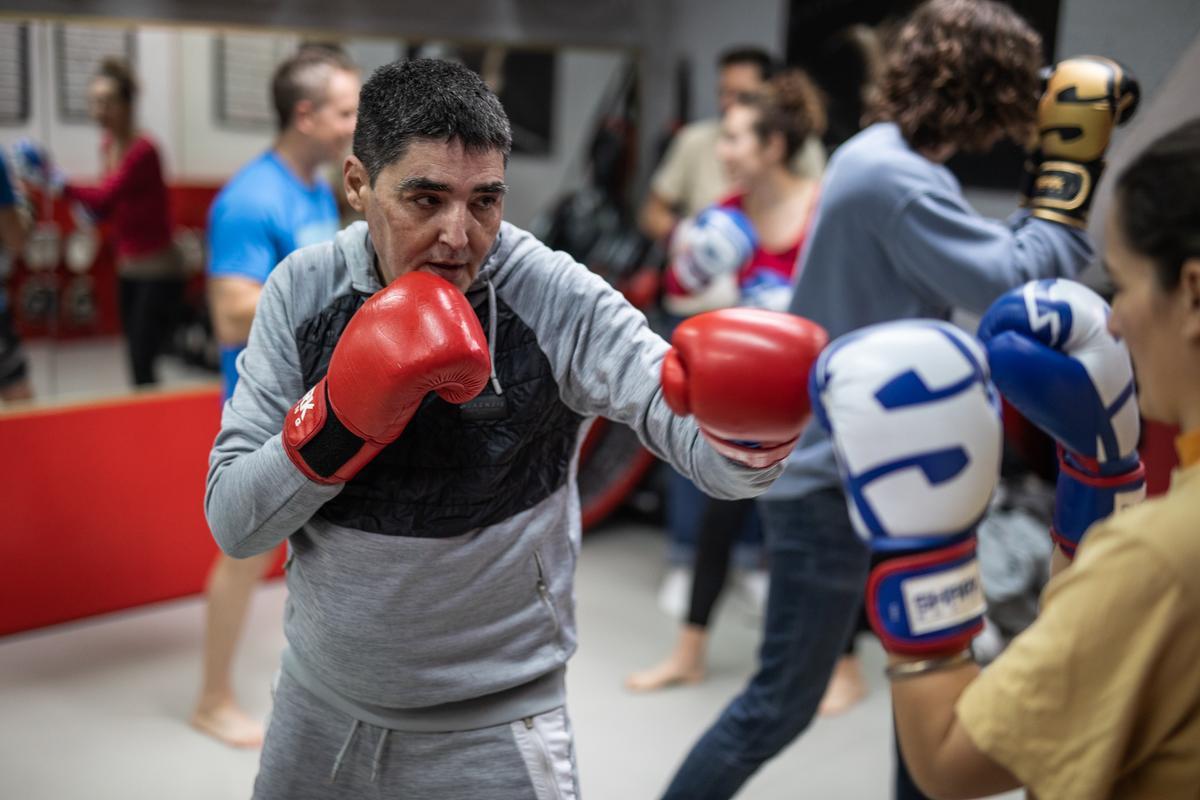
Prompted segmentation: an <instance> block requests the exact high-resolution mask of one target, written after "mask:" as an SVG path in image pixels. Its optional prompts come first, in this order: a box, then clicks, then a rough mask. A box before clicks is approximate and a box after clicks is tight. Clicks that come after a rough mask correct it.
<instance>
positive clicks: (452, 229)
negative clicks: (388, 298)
mask: <svg viewBox="0 0 1200 800" xmlns="http://www.w3.org/2000/svg"><path fill="white" fill-rule="evenodd" d="M345 179H346V195H347V197H348V199H349V201H350V205H351V206H353V207H354V209H355V210H357V211H360V212H362V214H363V216H365V217H366V219H367V226H368V228H369V230H370V233H371V242H372V244H374V245H375V256H376V259H377V262H378V264H379V272H380V275H381V277H382V278H383V281H384V283H391V282H392V281H393V280H395V279H396V278H397V277H399V276H400V275H404V274H405V273H408V272H414V271H418V270H419V271H424V272H430V273H432V274H434V275H437V276H439V277H442V278H445V279H446V280H448V281H450V282H451V283H453V284H454V285H455V286H457V287H458V288H459V290H460V291H463V292H465V291H466V290H467V288H468V287H469V286H470V285H471V282H472V281H474V280H475V276H476V275H478V274H479V269H480V267H482V266H483V260H484V259H485V258H486V257H487V254H488V252H489V251H490V250H491V248H492V243H493V242H494V241H495V240H496V234H497V233H498V232H499V230H500V219H501V217H502V216H503V214H504V193H505V191H506V190H507V187H506V186H505V185H504V155H503V154H502V153H501V152H500V151H499V150H485V151H483V152H475V151H468V150H465V149H464V148H463V146H462V143H461V142H459V141H457V140H453V141H450V142H443V141H437V140H431V139H418V140H416V141H414V142H412V143H411V144H410V145H409V146H408V150H407V151H406V152H405V154H404V157H403V158H401V159H400V160H399V161H395V162H393V163H391V164H389V165H388V166H386V167H384V169H383V170H382V171H381V172H380V173H379V176H378V177H377V178H376V179H375V186H374V187H372V186H371V185H370V183H369V182H368V181H367V171H366V168H365V167H364V166H363V165H362V162H360V161H359V160H358V159H357V158H355V157H354V156H350V157H349V158H347V159H346V166H345Z"/></svg>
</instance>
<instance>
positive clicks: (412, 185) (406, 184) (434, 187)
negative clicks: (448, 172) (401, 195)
mask: <svg viewBox="0 0 1200 800" xmlns="http://www.w3.org/2000/svg"><path fill="white" fill-rule="evenodd" d="M396 191H397V192H449V191H450V186H449V185H448V184H445V183H438V182H437V181H433V180H430V179H429V178H405V179H404V180H402V181H400V182H399V183H398V184H396Z"/></svg>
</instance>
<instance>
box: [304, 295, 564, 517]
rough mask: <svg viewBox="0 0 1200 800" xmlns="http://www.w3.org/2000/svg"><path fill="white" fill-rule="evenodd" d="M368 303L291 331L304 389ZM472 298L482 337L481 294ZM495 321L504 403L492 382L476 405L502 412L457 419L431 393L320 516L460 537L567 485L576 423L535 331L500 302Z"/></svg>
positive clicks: (350, 298)
mask: <svg viewBox="0 0 1200 800" xmlns="http://www.w3.org/2000/svg"><path fill="white" fill-rule="evenodd" d="M366 299H367V295H363V294H359V293H357V292H351V293H349V294H345V295H342V296H340V297H337V298H334V300H333V301H331V302H330V303H329V305H327V306H326V307H325V308H324V309H323V310H322V311H320V312H319V313H318V314H317V315H316V316H314V317H312V318H311V319H308V320H305V321H304V322H303V323H301V324H300V325H299V327H297V329H296V346H297V348H298V349H299V352H300V368H301V370H302V371H303V376H304V385H305V386H312V385H313V384H315V383H316V382H317V381H319V380H320V379H321V378H322V377H324V375H325V372H326V370H328V369H329V359H330V356H331V355H332V354H333V347H334V345H335V344H336V343H337V340H338V339H339V338H340V337H341V335H342V331H343V330H345V328H346V325H347V323H349V321H350V317H351V316H353V314H354V312H355V311H357V310H358V308H359V306H361V305H362V304H363V303H364V302H365V301H366ZM474 300H475V302H474V307H475V314H476V315H477V316H478V317H479V320H480V323H481V324H482V325H483V329H484V330H485V331H487V330H488V319H487V315H488V301H487V295H486V293H482V292H481V293H478V294H477V295H476V297H475V298H474ZM496 321H497V325H496V341H495V343H494V349H495V361H494V363H495V368H496V374H497V377H498V378H499V381H500V388H501V389H502V390H503V398H502V400H500V399H498V398H497V397H496V393H495V389H494V388H493V386H492V384H491V383H490V382H489V384H488V386H487V388H486V389H484V391H483V394H482V395H480V397H479V398H478V399H477V400H476V401H474V403H475V404H476V405H478V404H485V405H488V406H494V405H497V404H499V405H502V406H504V407H505V410H504V411H503V412H502V413H499V414H491V415H476V414H470V413H464V412H463V411H462V410H461V409H460V408H459V407H458V406H455V405H452V404H450V403H447V402H446V401H444V400H442V399H441V398H440V397H438V396H437V395H436V394H433V393H430V394H429V395H427V396H426V397H425V400H424V401H423V402H422V403H421V407H420V409H419V410H418V411H417V413H416V415H415V416H414V417H413V419H412V420H411V421H410V422H409V423H408V427H406V428H405V429H404V433H403V434H401V436H400V438H399V439H397V440H396V441H395V442H393V443H392V444H390V445H389V446H387V447H386V448H384V450H383V451H382V452H381V453H379V455H377V456H376V457H375V459H374V460H373V461H372V462H371V463H370V464H368V465H367V466H366V467H365V468H364V469H363V470H362V471H361V472H359V473H358V475H356V476H355V477H354V479H353V480H351V481H350V482H349V483H347V484H346V486H345V488H344V489H343V490H342V492H341V494H339V495H338V496H337V497H336V498H334V499H333V500H331V501H330V502H328V503H326V504H325V505H324V506H323V507H322V508H321V510H320V511H318V512H317V513H318V515H319V516H320V517H322V518H324V519H326V520H328V521H329V522H332V523H334V524H337V525H341V526H344V527H347V528H355V529H358V530H362V531H367V532H370V533H379V534H385V535H389V536H416V537H434V538H437V537H450V536H458V535H460V534H463V533H465V532H467V531H469V530H472V529H474V528H481V527H486V526H488V525H494V524H496V523H498V522H501V521H502V520H505V519H508V518H509V517H511V516H513V515H514V514H517V513H519V512H521V511H524V510H525V509H527V508H530V507H532V506H534V505H536V504H537V503H539V502H541V501H542V500H544V499H545V498H547V497H549V496H550V495H551V494H552V493H554V492H555V491H557V490H558V489H559V488H561V487H562V486H563V484H565V483H566V480H567V469H568V466H569V464H570V460H571V456H572V455H573V449H574V447H575V441H576V436H577V434H578V432H579V426H580V424H581V423H582V421H583V417H581V416H580V415H579V414H576V413H575V412H573V411H571V409H569V408H567V406H566V405H564V404H563V402H562V400H561V399H559V392H558V385H557V384H556V383H555V381H554V376H553V374H552V372H551V370H550V362H549V361H548V360H547V359H546V356H545V354H544V353H542V351H541V349H540V348H539V347H538V344H537V339H536V338H535V337H534V334H533V330H532V329H530V328H529V326H527V325H526V324H525V323H524V322H523V321H522V320H521V318H520V317H518V316H517V315H516V313H514V312H513V310H512V309H511V308H509V307H508V306H507V305H506V304H505V303H504V302H503V301H502V300H500V299H499V298H497V300H496ZM485 416H488V417H495V418H483V417H485Z"/></svg>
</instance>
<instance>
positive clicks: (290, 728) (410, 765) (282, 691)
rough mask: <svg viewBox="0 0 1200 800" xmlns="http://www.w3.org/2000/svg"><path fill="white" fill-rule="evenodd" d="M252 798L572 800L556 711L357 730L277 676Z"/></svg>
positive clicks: (570, 753)
mask: <svg viewBox="0 0 1200 800" xmlns="http://www.w3.org/2000/svg"><path fill="white" fill-rule="evenodd" d="M274 698H275V705H274V708H273V710H272V711H271V718H270V722H269V724H268V725H267V736H266V741H265V742H264V743H263V750H262V758H261V760H260V762H259V768H258V777H257V778H256V779H255V781H254V800H341V798H403V799H404V800H478V798H484V797H486V798H489V800H578V797H579V789H578V785H579V778H578V774H577V772H576V769H575V748H574V744H573V738H572V734H571V724H570V720H569V719H568V718H567V712H566V709H565V708H557V709H554V710H552V711H548V712H546V713H544V714H539V715H537V716H535V717H529V718H527V719H523V720H516V721H515V722H510V723H506V724H503V725H496V726H493V727H490V728H481V729H479V730H473V731H456V732H453V733H412V732H408V731H396V730H389V729H387V728H380V727H378V726H375V725H369V724H367V723H365V722H360V721H358V720H355V719H354V718H352V717H350V716H348V715H347V714H345V713H343V712H341V711H339V710H337V709H334V708H333V707H332V706H330V705H328V704H327V703H325V702H323V701H322V700H320V699H319V698H317V697H316V696H314V695H313V694H312V693H311V692H309V691H308V690H306V689H305V688H304V687H303V686H301V685H300V684H298V683H297V682H296V681H295V680H293V679H292V678H290V677H289V676H288V674H287V673H286V672H281V673H280V675H279V677H278V678H277V681H276V684H275V691H274Z"/></svg>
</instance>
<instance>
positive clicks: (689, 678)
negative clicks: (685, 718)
mask: <svg viewBox="0 0 1200 800" xmlns="http://www.w3.org/2000/svg"><path fill="white" fill-rule="evenodd" d="M702 680H704V667H703V665H698V664H690V665H689V664H684V663H682V662H680V661H679V660H677V659H675V658H674V657H672V658H668V659H667V660H666V661H664V662H662V663H661V664H659V665H657V666H654V667H651V668H650V669H644V670H642V671H641V672H634V673H633V674H631V675H630V676H629V677H628V678H626V679H625V688H626V689H629V690H630V691H632V692H653V691H656V690H658V689H665V688H667V687H668V686H680V685H688V684H693V683H700V682H701V681H702Z"/></svg>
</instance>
